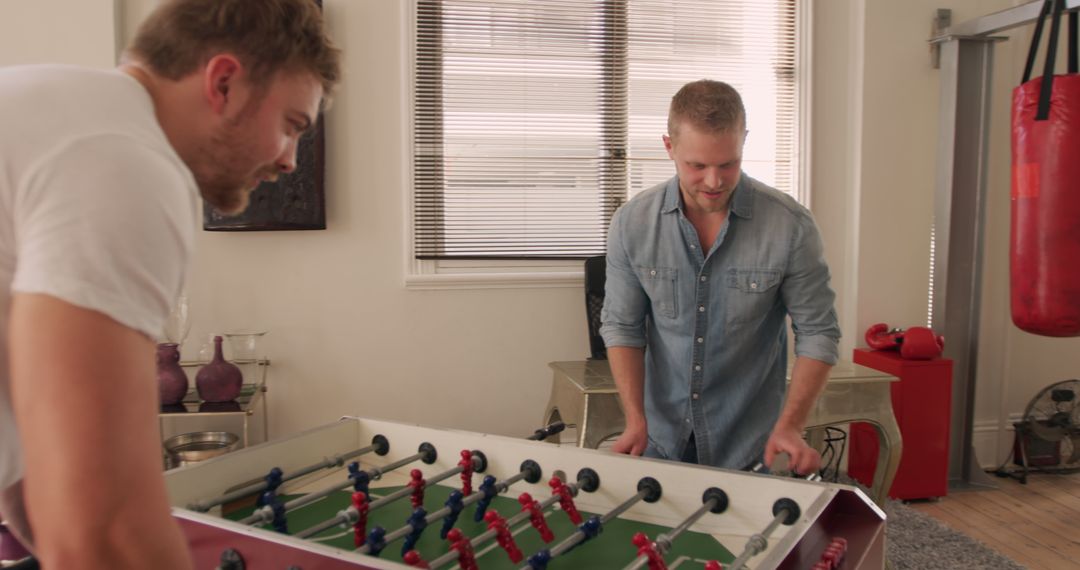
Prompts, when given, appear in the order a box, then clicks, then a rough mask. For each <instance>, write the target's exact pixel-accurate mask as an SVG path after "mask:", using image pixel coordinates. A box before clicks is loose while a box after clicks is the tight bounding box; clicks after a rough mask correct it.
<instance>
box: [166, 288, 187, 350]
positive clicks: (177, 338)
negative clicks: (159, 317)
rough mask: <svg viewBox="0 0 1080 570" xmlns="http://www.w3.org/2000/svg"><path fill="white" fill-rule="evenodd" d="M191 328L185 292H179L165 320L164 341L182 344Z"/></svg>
mask: <svg viewBox="0 0 1080 570" xmlns="http://www.w3.org/2000/svg"><path fill="white" fill-rule="evenodd" d="M190 330H191V318H190V312H189V307H188V298H187V293H183V292H182V293H180V296H178V297H177V298H176V302H174V303H173V308H172V311H170V312H169V317H168V318H167V319H166V320H165V331H164V334H165V342H171V343H173V344H177V345H182V344H184V340H185V339H187V335H188V332H189V331H190Z"/></svg>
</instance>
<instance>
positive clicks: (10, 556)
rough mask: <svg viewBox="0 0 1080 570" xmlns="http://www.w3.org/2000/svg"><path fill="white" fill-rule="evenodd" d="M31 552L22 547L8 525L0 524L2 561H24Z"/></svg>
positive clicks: (0, 555)
mask: <svg viewBox="0 0 1080 570" xmlns="http://www.w3.org/2000/svg"><path fill="white" fill-rule="evenodd" d="M27 556H30V551H28V550H26V547H25V546H23V545H22V543H21V542H19V541H18V539H16V538H15V535H13V534H11V531H9V530H8V528H7V526H6V525H3V524H0V560H22V559H23V558H26V557H27Z"/></svg>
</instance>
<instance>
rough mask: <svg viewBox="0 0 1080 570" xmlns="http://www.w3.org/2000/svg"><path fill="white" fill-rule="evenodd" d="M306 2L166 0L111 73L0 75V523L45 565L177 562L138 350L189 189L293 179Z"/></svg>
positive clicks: (174, 262) (215, 196)
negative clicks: (281, 176) (284, 174)
mask: <svg viewBox="0 0 1080 570" xmlns="http://www.w3.org/2000/svg"><path fill="white" fill-rule="evenodd" d="M339 57H340V53H339V51H338V49H337V48H335V47H334V46H333V45H332V43H331V42H330V41H329V39H328V38H327V37H326V34H325V31H324V28H323V23H322V18H321V14H320V10H319V8H318V6H317V5H316V4H315V3H314V0H261V1H260V2H251V1H250V0H169V1H166V2H164V3H163V4H162V5H161V6H160V7H159V8H158V9H157V10H155V12H154V13H153V14H152V15H151V16H150V17H149V18H148V19H147V21H146V22H144V23H143V25H142V27H141V28H140V30H139V32H138V34H137V37H136V38H135V39H134V41H133V43H132V45H131V46H130V47H129V48H128V51H127V52H126V54H125V60H124V62H123V63H122V64H121V66H120V67H119V68H118V69H117V70H112V71H100V70H91V69H83V68H77V67H65V66H28V67H11V68H2V69H0V124H2V125H4V128H3V129H2V131H0V516H2V517H3V518H4V520H5V521H6V523H7V524H8V526H9V527H10V528H11V530H12V531H14V532H15V534H16V535H17V536H19V537H20V538H21V539H22V541H23V542H25V543H27V545H28V546H31V548H32V549H33V550H34V552H35V554H36V555H37V558H38V559H39V561H40V562H41V564H42V565H43V566H44V567H45V568H65V569H66V568H147V569H150V568H153V569H155V570H160V569H164V568H190V567H191V564H192V563H191V559H190V555H189V554H188V551H187V547H186V544H185V542H184V540H183V537H182V535H181V533H180V530H179V527H178V525H177V524H176V523H175V522H174V521H173V519H172V518H171V516H170V515H169V504H168V498H167V496H166V491H165V485H164V479H163V477H162V473H161V451H160V445H161V442H160V441H159V434H158V424H157V415H156V414H157V409H158V394H157V385H156V383H155V382H154V381H153V378H154V344H153V342H154V341H153V340H152V339H153V338H154V337H155V336H157V334H158V333H159V332H160V331H161V329H162V325H163V323H164V320H165V317H166V315H167V314H168V312H169V308H170V303H171V302H172V301H173V300H174V299H176V297H177V294H178V292H179V291H180V288H181V286H182V283H183V280H184V276H185V273H186V270H187V265H188V261H189V257H190V254H191V248H192V241H193V238H194V231H195V228H196V218H197V215H196V214H197V212H198V207H199V203H198V196H199V195H201V196H202V198H203V199H205V200H206V201H207V202H209V203H210V204H211V205H213V206H214V207H216V208H218V209H219V210H221V211H223V212H226V213H235V212H239V211H242V210H243V209H244V208H245V207H246V205H247V199H248V194H249V193H250V191H251V190H253V189H254V188H255V186H257V185H258V183H259V182H260V181H262V180H269V179H273V178H275V177H276V176H277V175H278V174H279V173H281V172H289V171H291V170H292V169H293V168H295V159H296V145H297V141H298V138H299V137H300V136H301V135H302V134H303V133H304V132H305V131H307V130H309V129H310V128H312V126H313V125H314V123H315V121H316V118H317V115H318V112H319V109H320V105H321V104H322V102H323V101H324V99H325V97H326V96H327V95H328V94H329V92H330V91H331V89H332V88H333V87H334V85H335V84H336V82H337V81H338V76H339V65H340V63H339Z"/></svg>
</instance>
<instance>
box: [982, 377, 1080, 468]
mask: <svg viewBox="0 0 1080 570" xmlns="http://www.w3.org/2000/svg"><path fill="white" fill-rule="evenodd" d="M1013 426H1014V427H1015V428H1016V439H1015V441H1014V442H1013V453H1012V456H1013V463H1015V464H1016V465H1018V466H1020V468H1021V473H1020V476H1019V479H1020V482H1021V483H1027V474H1028V471H1029V470H1030V469H1037V470H1039V471H1046V472H1054V473H1071V472H1074V471H1080V380H1076V379H1073V380H1062V381H1061V382H1057V383H1054V384H1051V385H1049V386H1047V387H1045V388H1043V389H1042V390H1040V391H1039V393H1038V394H1036V395H1035V397H1034V398H1032V399H1031V401H1030V402H1028V405H1027V408H1026V409H1025V410H1024V417H1023V419H1022V420H1020V421H1018V422H1016V423H1014V424H1013ZM998 475H1001V476H1004V475H1010V474H1009V473H1005V472H1004V471H1003V470H1002V469H999V470H998Z"/></svg>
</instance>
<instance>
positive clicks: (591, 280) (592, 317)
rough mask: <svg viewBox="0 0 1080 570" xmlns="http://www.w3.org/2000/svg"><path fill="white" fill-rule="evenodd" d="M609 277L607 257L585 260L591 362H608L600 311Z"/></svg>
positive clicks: (586, 307)
mask: <svg viewBox="0 0 1080 570" xmlns="http://www.w3.org/2000/svg"><path fill="white" fill-rule="evenodd" d="M606 276H607V261H606V259H605V256H603V255H598V256H596V257H590V258H588V259H586V260H585V316H586V319H587V320H588V322H589V349H590V351H591V352H592V356H590V357H589V359H590V360H607V347H605V346H604V339H603V338H602V337H601V336H600V309H603V308H604V282H605V280H606Z"/></svg>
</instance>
